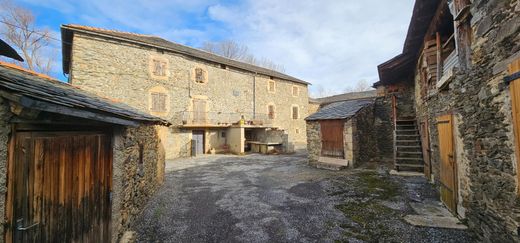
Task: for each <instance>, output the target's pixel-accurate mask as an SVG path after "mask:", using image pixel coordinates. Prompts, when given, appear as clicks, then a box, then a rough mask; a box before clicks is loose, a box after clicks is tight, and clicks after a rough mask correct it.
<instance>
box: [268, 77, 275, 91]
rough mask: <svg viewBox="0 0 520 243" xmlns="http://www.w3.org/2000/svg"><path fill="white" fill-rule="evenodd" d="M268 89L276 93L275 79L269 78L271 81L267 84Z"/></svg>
mask: <svg viewBox="0 0 520 243" xmlns="http://www.w3.org/2000/svg"><path fill="white" fill-rule="evenodd" d="M267 90H268V91H269V92H271V93H274V92H275V90H276V83H275V82H274V80H269V83H268V86H267Z"/></svg>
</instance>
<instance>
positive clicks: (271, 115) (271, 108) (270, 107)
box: [267, 105, 274, 120]
mask: <svg viewBox="0 0 520 243" xmlns="http://www.w3.org/2000/svg"><path fill="white" fill-rule="evenodd" d="M267 116H268V118H269V119H271V120H272V119H274V105H268V106H267Z"/></svg>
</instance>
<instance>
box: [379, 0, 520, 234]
mask: <svg viewBox="0 0 520 243" xmlns="http://www.w3.org/2000/svg"><path fill="white" fill-rule="evenodd" d="M439 10H442V11H439ZM518 59H520V2H519V1H516V0H504V1H463V0H454V1H447V3H446V2H443V1H440V2H439V1H420V0H418V1H416V4H415V8H414V16H413V17H412V21H411V24H410V28H409V31H408V36H407V40H406V42H405V48H404V50H403V54H401V55H399V56H397V57H396V58H394V59H392V60H390V61H389V62H387V63H384V64H381V65H380V66H379V72H380V78H381V81H380V82H378V83H376V86H378V88H379V89H381V87H384V88H385V92H386V94H387V95H388V97H392V95H391V94H390V92H392V91H393V89H394V88H395V87H397V86H401V87H403V86H404V87H407V89H412V90H413V93H412V95H407V96H406V97H407V98H406V99H403V100H401V102H403V103H407V104H408V105H411V106H412V107H413V111H414V113H415V117H416V119H417V122H418V124H421V128H419V129H420V130H421V136H422V137H423V139H422V146H423V151H426V153H425V155H424V156H423V157H424V159H425V160H427V161H426V164H430V168H429V169H430V171H429V173H428V177H430V176H431V178H432V179H433V182H434V183H435V184H436V185H437V186H438V187H439V188H440V190H441V195H442V193H443V187H446V186H445V185H444V184H445V183H446V179H445V177H446V176H447V175H448V174H449V173H450V172H449V170H447V169H446V168H447V167H446V164H443V163H444V162H443V161H446V160H445V157H443V156H444V153H443V151H445V150H446V148H445V146H446V145H445V142H444V141H445V136H446V135H445V134H446V131H449V133H451V134H452V136H449V137H451V139H449V141H451V142H450V144H451V146H450V148H449V149H450V150H453V151H452V152H451V154H448V158H449V160H451V161H453V169H454V176H453V177H452V178H453V179H454V188H453V189H454V190H455V192H453V193H454V204H453V205H452V206H450V203H449V202H448V201H449V200H445V199H443V200H445V203H446V204H447V205H448V206H449V207H451V209H452V212H453V213H455V214H457V215H459V216H460V217H465V218H466V219H467V222H468V224H469V226H470V228H471V229H473V231H474V232H475V233H476V235H477V237H478V238H479V239H480V240H482V241H486V242H519V241H520V238H519V235H518V234H519V233H518V232H519V229H520V207H519V206H518V205H519V202H520V201H519V193H518V188H519V181H520V180H519V175H520V173H518V168H519V165H518V160H519V159H518V158H517V156H516V155H515V150H517V149H518V143H520V141H518V139H515V134H514V132H515V131H517V130H518V129H520V127H516V126H515V125H514V124H515V123H514V119H515V118H514V115H513V114H512V108H513V106H514V105H515V104H513V103H514V102H513V98H512V97H513V95H512V93H511V91H510V88H509V86H510V85H513V84H508V83H505V82H504V77H506V76H508V75H509V74H510V72H508V69H507V66H508V65H509V64H511V63H513V62H515V60H518ZM517 62H518V61H517ZM391 65H394V66H393V67H391V68H388V67H389V66H391ZM514 82H518V81H514ZM405 93H409V92H405ZM446 118H448V119H446ZM446 122H448V123H450V124H451V127H452V128H451V129H449V130H445V127H444V125H443V124H446ZM424 148H426V149H424Z"/></svg>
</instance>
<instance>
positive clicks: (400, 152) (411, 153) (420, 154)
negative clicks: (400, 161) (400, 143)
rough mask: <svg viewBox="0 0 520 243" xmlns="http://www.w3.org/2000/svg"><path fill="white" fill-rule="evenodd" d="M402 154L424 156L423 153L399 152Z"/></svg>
mask: <svg viewBox="0 0 520 243" xmlns="http://www.w3.org/2000/svg"><path fill="white" fill-rule="evenodd" d="M398 153H401V154H414V155H422V152H411V151H399V152H398Z"/></svg>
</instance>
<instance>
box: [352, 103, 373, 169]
mask: <svg viewBox="0 0 520 243" xmlns="http://www.w3.org/2000/svg"><path fill="white" fill-rule="evenodd" d="M352 124H353V128H354V129H353V131H354V133H353V137H352V142H353V143H354V148H355V149H354V163H355V164H358V165H359V164H360V163H365V162H369V161H373V160H375V159H376V158H378V157H379V155H378V154H379V151H378V146H377V136H376V132H377V130H376V129H375V118H374V106H367V107H365V108H363V109H361V110H360V111H358V112H357V113H356V115H355V116H354V117H353V118H352Z"/></svg>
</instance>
